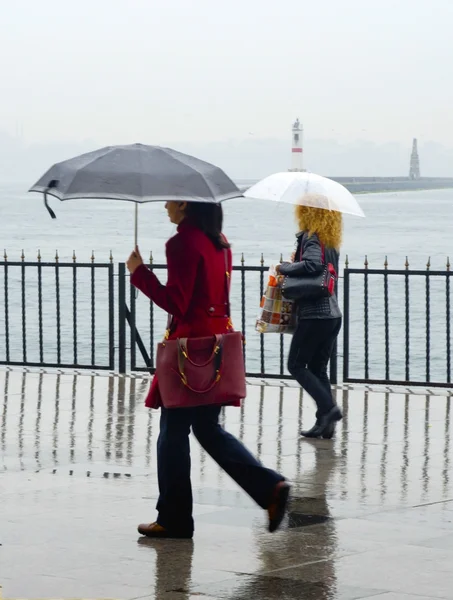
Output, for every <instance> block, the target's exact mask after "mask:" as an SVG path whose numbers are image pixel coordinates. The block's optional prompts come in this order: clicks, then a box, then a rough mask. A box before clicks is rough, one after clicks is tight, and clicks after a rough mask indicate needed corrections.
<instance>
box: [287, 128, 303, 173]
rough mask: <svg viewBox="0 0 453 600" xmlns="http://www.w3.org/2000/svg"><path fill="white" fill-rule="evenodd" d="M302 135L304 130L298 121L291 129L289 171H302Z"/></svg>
mask: <svg viewBox="0 0 453 600" xmlns="http://www.w3.org/2000/svg"><path fill="white" fill-rule="evenodd" d="M303 135H304V128H303V127H302V125H301V123H300V121H299V119H297V121H296V122H295V123H294V125H293V129H292V148H291V169H289V170H290V171H304V170H305V169H304V168H303V163H304V160H303Z"/></svg>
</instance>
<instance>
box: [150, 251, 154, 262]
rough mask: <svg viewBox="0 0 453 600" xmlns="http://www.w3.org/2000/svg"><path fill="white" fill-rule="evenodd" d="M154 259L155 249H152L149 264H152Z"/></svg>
mask: <svg viewBox="0 0 453 600" xmlns="http://www.w3.org/2000/svg"><path fill="white" fill-rule="evenodd" d="M153 261H154V257H153V251H152V250H151V251H150V253H149V264H150V265H152V264H153Z"/></svg>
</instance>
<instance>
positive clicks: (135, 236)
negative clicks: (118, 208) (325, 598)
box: [134, 202, 138, 248]
mask: <svg viewBox="0 0 453 600" xmlns="http://www.w3.org/2000/svg"><path fill="white" fill-rule="evenodd" d="M134 204H135V227H134V248H135V247H136V246H137V241H138V203H137V202H135V203H134Z"/></svg>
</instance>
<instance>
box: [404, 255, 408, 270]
mask: <svg viewBox="0 0 453 600" xmlns="http://www.w3.org/2000/svg"><path fill="white" fill-rule="evenodd" d="M404 266H405V267H406V269H408V268H409V260H408V258H407V256H406V262H405V263H404Z"/></svg>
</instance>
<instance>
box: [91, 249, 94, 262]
mask: <svg viewBox="0 0 453 600" xmlns="http://www.w3.org/2000/svg"><path fill="white" fill-rule="evenodd" d="M91 262H92V263H94V250H92V251H91Z"/></svg>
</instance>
